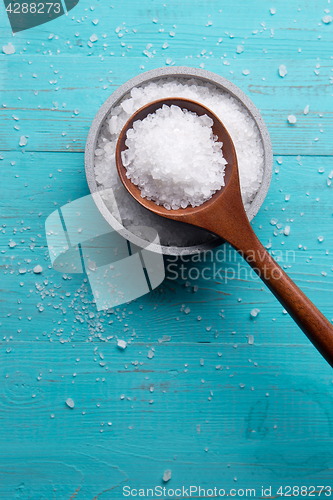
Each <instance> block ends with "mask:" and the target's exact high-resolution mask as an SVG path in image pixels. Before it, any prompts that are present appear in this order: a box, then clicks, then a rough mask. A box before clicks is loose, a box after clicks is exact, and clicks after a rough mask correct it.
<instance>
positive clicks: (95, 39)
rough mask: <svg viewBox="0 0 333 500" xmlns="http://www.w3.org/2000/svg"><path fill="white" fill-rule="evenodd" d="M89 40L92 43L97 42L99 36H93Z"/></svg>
mask: <svg viewBox="0 0 333 500" xmlns="http://www.w3.org/2000/svg"><path fill="white" fill-rule="evenodd" d="M89 40H90V41H91V42H96V41H97V40H98V36H97V35H91V37H90V38H89Z"/></svg>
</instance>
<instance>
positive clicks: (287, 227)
mask: <svg viewBox="0 0 333 500" xmlns="http://www.w3.org/2000/svg"><path fill="white" fill-rule="evenodd" d="M283 234H284V235H285V236H289V234H290V226H286V227H285V228H284V231H283Z"/></svg>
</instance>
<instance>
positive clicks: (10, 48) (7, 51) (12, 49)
mask: <svg viewBox="0 0 333 500" xmlns="http://www.w3.org/2000/svg"><path fill="white" fill-rule="evenodd" d="M2 50H3V52H4V53H5V54H7V55H10V54H15V47H14V45H13V44H12V43H10V42H9V43H8V45H4V46H3V47H2Z"/></svg>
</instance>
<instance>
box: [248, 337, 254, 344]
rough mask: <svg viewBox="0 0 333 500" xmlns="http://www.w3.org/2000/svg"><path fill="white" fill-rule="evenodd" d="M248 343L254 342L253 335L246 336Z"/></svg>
mask: <svg viewBox="0 0 333 500" xmlns="http://www.w3.org/2000/svg"><path fill="white" fill-rule="evenodd" d="M248 343H249V344H250V345H253V343H254V337H253V335H249V337H248Z"/></svg>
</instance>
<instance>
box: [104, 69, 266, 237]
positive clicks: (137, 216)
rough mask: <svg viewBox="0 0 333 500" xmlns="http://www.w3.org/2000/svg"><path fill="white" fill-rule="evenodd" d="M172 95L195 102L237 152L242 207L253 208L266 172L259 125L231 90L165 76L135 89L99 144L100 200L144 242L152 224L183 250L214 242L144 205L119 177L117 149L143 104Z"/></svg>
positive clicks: (114, 114) (110, 120)
mask: <svg viewBox="0 0 333 500" xmlns="http://www.w3.org/2000/svg"><path fill="white" fill-rule="evenodd" d="M168 97H183V98H186V99H192V100H194V101H197V102H199V103H200V104H202V105H204V106H206V107H207V108H208V109H210V110H211V111H212V112H213V113H215V114H216V115H217V117H218V118H219V119H220V120H221V121H222V123H223V124H224V126H225V127H226V129H227V130H228V132H229V134H230V136H231V138H232V140H233V142H234V145H235V148H236V153H237V159H238V167H239V175H240V183H241V191H242V198H243V203H244V206H245V209H248V208H249V207H250V205H251V202H252V201H253V199H254V197H255V195H256V193H257V191H258V189H259V187H260V185H261V181H262V177H263V172H264V150H263V143H262V139H261V135H260V132H259V129H258V126H257V124H256V123H255V120H254V119H253V118H252V116H251V115H250V113H249V112H248V111H247V109H246V108H245V107H244V106H243V105H242V103H241V102H240V101H238V100H237V99H235V98H234V97H232V96H231V94H230V93H229V92H227V91H222V90H220V89H218V88H217V87H216V86H215V85H213V84H210V83H203V82H202V81H200V80H197V79H194V78H174V77H169V78H162V79H160V80H157V81H155V82H149V83H146V84H143V85H142V86H140V87H134V88H133V89H132V90H131V91H130V92H129V93H128V94H126V96H124V98H123V99H122V100H121V101H120V102H119V103H118V105H116V106H114V107H113V108H112V109H111V111H110V113H109V115H108V116H107V117H106V119H105V121H104V123H103V124H102V127H101V131H100V135H99V137H98V140H97V144H96V150H95V178H96V182H97V185H98V186H99V187H100V188H101V189H104V190H105V192H104V193H102V195H101V196H102V200H103V202H104V204H105V206H106V208H107V209H108V210H109V211H110V212H111V213H112V215H113V216H114V217H115V218H117V219H118V221H119V222H120V223H121V224H122V225H123V226H124V227H125V228H127V229H130V231H131V232H132V233H135V234H136V235H137V236H139V237H141V238H142V239H147V237H146V235H145V233H144V232H142V230H141V229H140V226H148V227H150V228H154V229H155V230H156V231H157V232H158V234H159V238H160V243H161V245H165V246H180V247H181V246H190V245H196V244H200V243H204V242H205V243H206V242H208V241H210V240H213V239H214V236H213V235H211V234H210V233H207V231H204V230H201V229H199V228H193V227H191V226H189V225H188V226H187V225H186V226H185V225H184V224H181V223H178V222H176V221H170V220H168V219H164V218H161V217H160V216H158V215H156V214H153V213H151V212H149V211H147V210H146V209H144V208H143V207H141V205H140V204H139V203H138V202H137V201H135V200H134V199H133V198H132V196H131V195H130V194H129V193H128V192H127V191H126V189H125V187H124V186H123V185H122V182H121V180H120V179H119V176H118V172H117V168H116V163H115V149H116V144H117V140H118V137H119V134H120V132H121V130H122V128H123V126H124V125H125V123H126V122H127V120H128V119H129V118H130V116H131V115H132V114H133V113H134V112H135V111H136V110H138V109H139V108H141V107H142V106H144V105H145V104H148V103H149V102H151V101H154V100H156V99H163V98H168ZM109 188H111V190H110V189H109ZM110 191H112V193H111V194H110Z"/></svg>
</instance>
